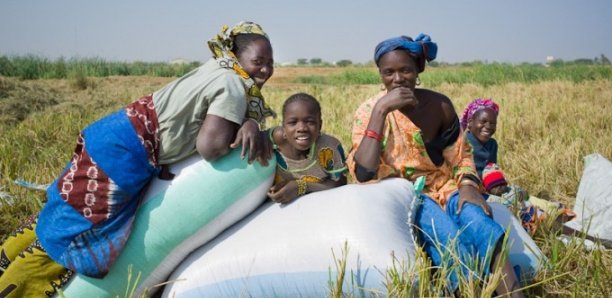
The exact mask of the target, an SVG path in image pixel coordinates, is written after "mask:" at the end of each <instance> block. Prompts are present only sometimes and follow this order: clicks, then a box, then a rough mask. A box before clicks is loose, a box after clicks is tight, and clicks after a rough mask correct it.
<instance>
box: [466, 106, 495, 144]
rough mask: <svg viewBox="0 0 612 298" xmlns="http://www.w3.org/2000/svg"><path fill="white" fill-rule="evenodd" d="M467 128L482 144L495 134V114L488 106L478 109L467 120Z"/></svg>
mask: <svg viewBox="0 0 612 298" xmlns="http://www.w3.org/2000/svg"><path fill="white" fill-rule="evenodd" d="M467 128H468V129H469V130H470V132H471V133H472V135H474V137H476V139H477V140H478V141H479V142H480V143H482V144H484V143H486V142H487V141H489V140H490V139H491V137H493V135H494V134H495V130H496V129H497V114H496V113H495V111H493V110H492V109H489V108H484V109H481V110H478V111H477V112H476V113H474V116H472V118H471V119H470V121H468V126H467Z"/></svg>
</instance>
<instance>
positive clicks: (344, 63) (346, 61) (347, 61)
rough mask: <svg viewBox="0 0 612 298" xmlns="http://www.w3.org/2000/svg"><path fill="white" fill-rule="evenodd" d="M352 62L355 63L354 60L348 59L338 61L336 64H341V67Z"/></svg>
mask: <svg viewBox="0 0 612 298" xmlns="http://www.w3.org/2000/svg"><path fill="white" fill-rule="evenodd" d="M351 64H353V62H352V61H351V60H347V59H343V60H340V61H336V66H340V67H347V66H349V65H351Z"/></svg>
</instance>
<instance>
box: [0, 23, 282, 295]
mask: <svg viewBox="0 0 612 298" xmlns="http://www.w3.org/2000/svg"><path fill="white" fill-rule="evenodd" d="M208 46H209V48H210V50H211V51H212V58H211V59H210V60H208V61H207V62H205V63H204V64H203V65H201V66H200V67H198V68H196V69H194V70H193V71H191V72H189V73H188V74H186V75H184V76H183V77H181V78H179V79H177V80H175V81H173V82H171V83H169V84H168V85H166V86H165V87H163V88H161V89H159V90H157V91H155V92H153V93H152V94H150V95H147V96H144V97H142V98H140V99H138V100H136V101H134V102H132V103H131V104H129V105H128V106H127V107H125V108H123V109H121V110H119V111H117V112H115V113H113V114H110V115H108V116H106V117H104V118H102V119H100V120H98V121H96V122H94V123H92V124H90V125H89V126H88V127H86V128H85V129H84V130H83V131H82V132H81V134H80V135H79V136H78V138H77V146H76V149H75V151H74V153H73V156H72V160H71V161H69V162H68V164H67V165H66V167H65V168H64V170H63V171H62V173H61V174H60V175H59V176H58V178H57V179H56V180H55V181H54V183H53V184H52V185H51V186H50V187H49V188H48V189H47V203H46V204H45V206H44V207H43V209H42V210H41V212H40V213H39V215H38V217H34V218H33V219H32V220H31V221H29V222H28V223H27V224H25V225H24V226H23V227H22V228H20V230H19V231H18V232H17V233H15V234H14V235H11V236H9V237H8V239H7V240H6V241H5V243H4V244H3V246H2V247H0V257H1V260H0V268H1V269H2V270H1V271H0V296H1V297H25V296H28V297H29V296H37V297H38V296H42V295H45V294H46V295H53V294H54V293H55V292H56V291H57V289H58V288H61V286H62V285H63V284H65V283H66V282H67V281H68V280H69V278H70V276H71V275H72V274H73V272H76V273H78V274H83V275H86V276H90V277H103V276H105V275H106V274H107V273H108V271H109V269H110V267H111V266H112V265H113V263H114V261H115V260H116V258H117V256H118V255H119V254H120V253H121V251H122V249H123V246H124V244H125V243H126V241H127V239H128V237H129V235H130V231H131V229H132V223H133V221H134V215H135V213H136V209H137V207H138V203H139V198H140V197H141V194H142V193H143V192H144V190H145V189H146V185H147V184H148V182H149V181H150V180H151V178H153V177H154V176H156V175H159V176H160V178H162V179H172V177H173V175H172V174H171V173H169V172H168V170H167V169H168V168H167V165H168V164H172V163H175V162H177V161H180V160H182V159H185V158H186V157H189V156H191V155H192V154H194V153H195V152H196V151H197V152H198V153H199V154H200V155H201V156H202V157H203V158H204V159H206V160H209V161H210V160H215V159H217V158H219V157H221V156H223V155H225V154H226V153H228V152H229V151H230V149H231V148H236V147H238V146H240V145H242V156H243V157H245V156H246V155H248V160H249V162H253V161H254V160H258V161H259V162H260V163H262V164H263V165H267V160H268V159H269V158H270V157H271V153H272V150H271V146H270V143H269V141H268V139H267V137H266V136H265V134H264V133H262V132H261V131H260V128H262V127H263V124H264V121H265V118H266V117H268V116H274V112H273V111H272V110H270V108H269V107H268V106H267V105H266V103H265V101H264V99H263V97H262V95H261V92H260V89H261V88H262V87H263V85H264V84H265V83H266V81H267V80H268V79H269V78H270V76H272V73H273V72H274V67H273V63H274V60H273V56H272V45H271V43H270V40H269V39H268V36H267V35H266V33H265V32H264V31H263V30H262V28H261V27H260V26H259V25H258V24H255V23H252V22H241V23H239V24H237V25H236V26H234V27H232V28H231V29H230V28H228V27H227V26H224V27H223V28H222V31H221V33H219V34H218V35H216V36H214V37H213V38H212V39H211V40H210V41H208Z"/></svg>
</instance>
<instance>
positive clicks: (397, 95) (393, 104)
mask: <svg viewBox="0 0 612 298" xmlns="http://www.w3.org/2000/svg"><path fill="white" fill-rule="evenodd" d="M378 104H381V105H382V106H383V109H384V111H385V112H386V113H389V112H392V111H395V110H399V109H402V108H406V107H411V108H415V107H416V106H417V105H418V104H419V100H418V99H417V98H416V96H414V92H413V90H412V89H410V88H408V87H397V88H395V89H392V90H391V91H389V92H387V94H385V96H383V97H382V98H381V99H380V100H379V101H378Z"/></svg>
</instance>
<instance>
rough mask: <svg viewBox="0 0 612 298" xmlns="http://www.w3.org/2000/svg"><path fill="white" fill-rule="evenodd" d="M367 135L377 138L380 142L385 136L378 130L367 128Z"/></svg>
mask: <svg viewBox="0 0 612 298" xmlns="http://www.w3.org/2000/svg"><path fill="white" fill-rule="evenodd" d="M365 135H366V137H368V138H372V139H375V140H377V141H379V142H382V140H383V136H382V135H380V134H378V133H377V132H375V131H373V130H371V129H368V130H366V131H365Z"/></svg>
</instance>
